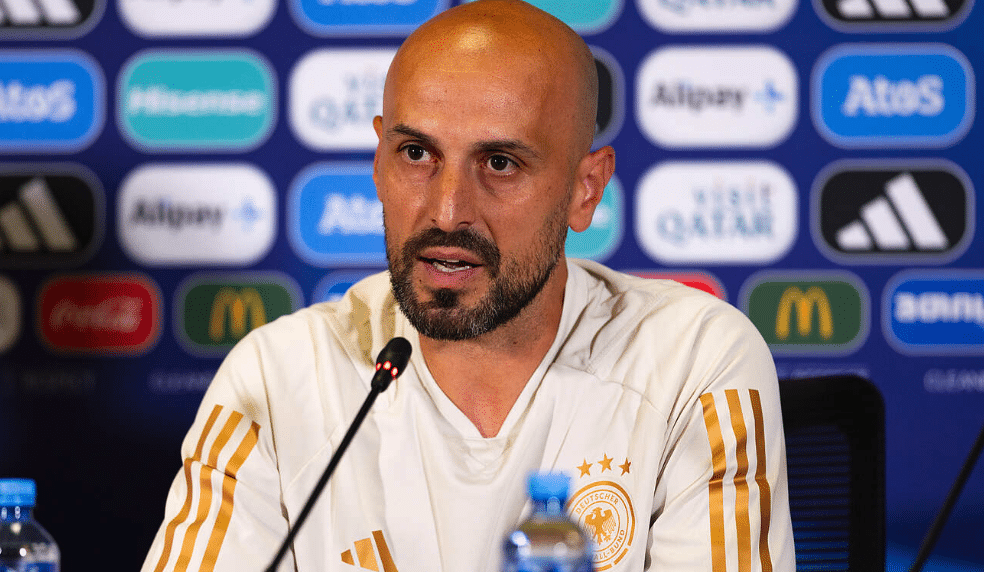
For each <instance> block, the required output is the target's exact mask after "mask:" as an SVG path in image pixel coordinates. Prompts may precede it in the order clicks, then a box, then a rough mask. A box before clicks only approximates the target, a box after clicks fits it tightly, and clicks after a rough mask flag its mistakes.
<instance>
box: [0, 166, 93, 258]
mask: <svg viewBox="0 0 984 572" xmlns="http://www.w3.org/2000/svg"><path fill="white" fill-rule="evenodd" d="M104 211H105V206H104V198H103V193H102V188H101V187H100V185H99V182H98V179H97V178H96V176H95V175H94V174H92V173H91V172H90V171H89V170H88V169H85V168H83V167H81V166H77V165H57V164H56V165H37V166H32V165H9V166H6V167H3V168H0V267H50V266H62V267H64V266H77V265H78V264H81V263H83V262H85V261H86V260H88V259H89V258H90V257H91V256H92V254H93V253H94V252H95V250H96V249H97V248H98V247H99V243H100V242H101V240H102V228H103V226H104V224H103V218H104V216H105V214H104Z"/></svg>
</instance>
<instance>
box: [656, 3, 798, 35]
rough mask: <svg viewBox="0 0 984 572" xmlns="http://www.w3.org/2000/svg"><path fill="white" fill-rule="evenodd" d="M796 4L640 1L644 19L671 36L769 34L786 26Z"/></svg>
mask: <svg viewBox="0 0 984 572" xmlns="http://www.w3.org/2000/svg"><path fill="white" fill-rule="evenodd" d="M796 4H797V2H796V0H714V1H711V0H640V2H639V8H640V11H641V12H642V15H643V17H644V18H645V19H646V20H647V21H648V22H649V23H650V25H652V26H653V27H655V28H658V29H660V30H662V31H664V32H668V33H688V32H725V33H741V32H768V31H771V30H775V29H776V28H779V27H781V26H782V25H784V24H785V23H786V22H787V21H788V20H789V18H790V17H792V15H793V12H795V11H796Z"/></svg>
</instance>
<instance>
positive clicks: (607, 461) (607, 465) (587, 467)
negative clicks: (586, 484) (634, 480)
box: [577, 453, 632, 477]
mask: <svg viewBox="0 0 984 572" xmlns="http://www.w3.org/2000/svg"><path fill="white" fill-rule="evenodd" d="M614 460H615V459H612V458H611V457H609V456H608V453H605V454H604V456H603V457H602V459H601V460H600V461H598V462H597V464H598V465H601V472H602V473H604V472H605V471H612V470H614V469H612V461H614ZM593 465H595V463H589V462H588V460H587V459H585V460H584V463H583V464H581V466H579V467H578V468H577V469H578V470H579V471H581V475H580V476H582V477H585V476H588V477H590V476H591V467H592V466H593ZM615 466H616V467H618V468H619V469H622V474H623V475H625V474H627V473H629V468H630V467H631V466H632V463H630V462H629V460H628V459H625V462H624V463H622V464H621V465H615Z"/></svg>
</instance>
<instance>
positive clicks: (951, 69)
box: [813, 44, 974, 147]
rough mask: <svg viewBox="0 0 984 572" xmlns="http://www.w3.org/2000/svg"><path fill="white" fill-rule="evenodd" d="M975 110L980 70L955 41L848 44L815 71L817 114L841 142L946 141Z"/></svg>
mask: <svg viewBox="0 0 984 572" xmlns="http://www.w3.org/2000/svg"><path fill="white" fill-rule="evenodd" d="M973 114H974V79H973V72H972V71H971V68H970V64H969V63H968V62H967V59H966V58H965V57H964V56H963V54H961V53H960V52H958V51H957V50H955V49H953V48H951V47H949V46H943V45H899V44H893V45H891V46H868V45H848V46H840V47H837V48H834V49H832V50H830V51H829V52H827V53H826V54H824V55H823V56H822V57H821V58H820V60H819V62H818V63H817V66H816V69H815V70H814V72H813V121H814V123H815V124H816V126H817V130H818V131H820V134H821V135H823V136H824V138H826V139H827V140H828V141H830V142H831V143H833V144H834V145H839V146H842V147H897V146H911V147H945V146H948V145H951V144H953V143H955V142H957V141H958V140H960V139H961V138H962V137H963V136H964V135H965V134H966V133H967V130H968V129H969V128H970V124H971V121H972V119H973Z"/></svg>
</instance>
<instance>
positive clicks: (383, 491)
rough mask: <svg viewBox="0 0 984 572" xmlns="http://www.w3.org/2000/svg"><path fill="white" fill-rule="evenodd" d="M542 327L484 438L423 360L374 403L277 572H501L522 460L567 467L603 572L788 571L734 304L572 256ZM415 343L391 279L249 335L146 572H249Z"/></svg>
mask: <svg viewBox="0 0 984 572" xmlns="http://www.w3.org/2000/svg"><path fill="white" fill-rule="evenodd" d="M567 264H568V268H569V278H568V282H567V286H566V291H565V298H564V310H563V316H562V319H561V323H560V328H559V331H558V332H557V337H556V339H555V340H554V343H553V345H552V347H551V348H550V351H549V352H548V353H547V355H546V356H545V357H544V358H543V362H542V363H541V364H540V366H539V367H538V368H537V370H536V372H535V373H534V374H533V376H532V377H531V378H530V380H529V382H528V383H527V385H526V388H525V389H524V390H523V392H522V394H521V395H520V396H519V399H518V400H517V401H516V403H515V405H514V406H513V408H512V410H511V411H510V413H509V415H508V417H507V418H506V421H505V423H504V424H503V426H502V428H501V430H500V431H499V434H498V435H497V436H496V437H492V438H483V437H482V436H481V435H480V434H479V432H478V430H477V429H476V428H475V427H474V426H473V425H472V424H471V422H470V421H469V420H468V419H467V418H466V417H465V416H464V414H463V413H461V411H459V410H458V409H457V408H456V407H455V406H454V404H452V403H451V401H450V400H449V399H448V398H447V397H446V396H445V395H444V393H442V391H441V390H440V388H439V387H438V386H437V384H436V383H435V381H434V379H433V378H432V377H431V375H430V374H429V372H428V370H427V367H426V365H425V364H424V361H423V359H422V357H421V355H420V353H419V352H416V353H414V355H413V356H412V358H411V362H410V365H409V366H408V368H407V370H406V372H405V373H404V374H403V376H402V377H401V378H400V379H398V380H397V381H396V382H395V383H394V384H393V385H391V386H390V388H389V389H387V391H386V392H385V393H383V394H382V395H381V396H380V397H379V399H378V400H377V401H376V404H375V406H374V408H373V409H372V411H371V412H370V413H369V416H368V417H367V419H366V421H365V423H364V424H363V425H362V428H361V430H360V432H359V433H358V434H357V435H356V437H355V439H354V440H353V442H352V446H351V447H350V448H349V450H348V452H347V453H346V455H345V457H343V459H342V460H341V462H340V463H339V465H338V468H337V471H336V472H335V475H334V477H333V478H332V480H331V481H330V482H329V484H328V487H327V488H326V489H325V491H324V494H323V496H322V498H321V499H320V501H319V502H318V503H317V505H315V508H314V510H313V511H312V513H311V515H310V518H309V519H308V520H307V522H306V524H305V525H304V527H303V528H302V529H301V532H300V534H299V535H298V536H297V539H296V540H295V542H294V544H293V547H292V550H291V551H290V552H289V553H288V555H287V557H286V558H285V561H284V564H283V565H282V566H281V568H280V570H298V571H300V572H334V571H338V572H355V571H357V570H376V571H382V572H425V571H426V572H496V571H497V570H498V569H499V566H500V550H501V546H502V540H503V538H504V536H505V534H506V533H507V532H508V531H509V530H510V529H512V528H514V527H515V526H516V525H517V523H518V522H519V521H520V520H521V519H522V518H523V517H524V515H525V514H526V513H527V512H528V510H529V506H528V503H527V502H526V477H527V474H528V473H529V472H530V471H547V470H549V471H564V472H566V473H568V474H569V475H570V476H571V493H572V494H571V499H570V502H569V505H568V507H569V511H570V512H571V514H572V515H573V516H574V517H575V518H576V519H577V520H578V521H579V522H580V523H581V524H582V525H583V526H584V527H585V529H586V530H587V531H588V532H589V534H590V535H591V536H592V538H593V540H594V542H595V546H596V552H595V566H596V569H597V570H612V571H613V572H623V571H624V572H628V571H632V572H640V571H643V570H646V571H660V572H700V571H707V572H759V571H763V572H768V571H772V570H775V571H782V572H787V571H792V570H794V568H795V559H794V554H793V537H792V527H791V523H790V517H789V506H788V495H787V490H786V468H785V449H784V441H783V432H782V425H781V419H782V416H781V414H780V407H779V395H778V388H777V384H776V374H775V367H774V365H773V362H772V358H771V356H770V354H769V350H768V348H767V346H766V344H765V342H764V341H763V340H762V338H761V336H760V335H759V334H758V332H757V331H756V330H755V328H754V326H752V324H751V323H750V322H749V321H748V320H747V319H746V318H745V316H744V315H742V314H741V313H740V312H739V311H738V310H736V309H735V308H733V307H732V306H730V305H728V304H726V303H724V302H722V301H720V300H718V299H717V298H714V297H713V296H710V295H707V294H705V293H703V292H700V291H698V290H696V289H693V288H689V287H686V286H682V285H680V284H677V283H676V282H672V281H667V280H647V279H642V278H636V277H631V276H627V275H624V274H620V273H617V272H614V271H612V270H609V269H607V268H605V267H604V266H601V265H599V264H596V263H593V262H586V261H580V260H568V262H567ZM393 336H403V337H405V338H407V339H408V340H409V341H410V342H411V344H413V346H414V347H417V340H418V336H417V333H416V332H415V331H414V330H413V328H412V327H411V326H410V325H409V323H408V322H407V321H406V319H405V318H404V317H403V315H402V314H401V313H400V312H399V310H398V307H397V305H396V303H395V301H394V299H393V296H392V293H391V290H390V285H389V281H388V278H387V275H386V273H382V274H378V275H375V276H372V277H370V278H367V279H366V280H364V281H362V282H360V283H359V284H357V285H355V286H353V287H352V288H351V289H350V291H349V293H348V294H346V296H345V297H344V298H343V299H342V300H341V301H339V302H335V303H322V304H317V305H314V306H311V307H310V308H306V309H303V310H300V311H298V312H296V313H294V314H292V315H290V316H285V317H283V318H280V319H278V320H276V321H275V322H273V323H271V324H268V325H266V326H263V327H261V328H258V329H257V330H255V331H253V332H252V333H250V334H249V335H248V336H247V337H246V338H245V339H244V340H242V342H240V343H239V344H238V345H237V346H236V347H235V348H234V349H233V350H232V351H231V352H230V353H229V355H228V357H227V358H226V360H225V361H224V363H223V364H222V366H221V368H220V369H219V371H218V373H217V375H216V377H215V379H214V381H213V382H212V384H211V386H210V387H209V389H208V392H207V393H206V394H205V397H204V400H203V402H202V405H201V409H200V410H199V412H198V415H197V418H196V419H195V422H194V424H193V425H192V427H191V429H190V430H189V432H188V435H187V437H186V438H185V440H184V444H183V446H182V454H183V456H184V466H183V468H182V470H181V471H180V472H179V473H178V475H177V477H176V478H175V480H174V483H173V485H172V486H171V490H170V493H169V494H168V498H167V505H166V509H165V516H164V521H163V524H162V525H161V528H160V530H159V532H158V534H157V536H156V538H155V540H154V543H153V546H152V547H151V549H150V552H149V553H148V555H147V559H146V562H145V563H144V566H143V571H144V572H159V571H163V570H167V571H172V570H176V571H184V570H196V571H198V570H204V571H210V570H215V571H223V572H247V571H250V570H257V571H262V570H264V569H265V568H266V566H267V565H268V564H269V562H270V559H271V558H272V556H273V555H274V553H275V552H276V549H277V548H278V546H279V544H280V542H281V541H282V539H283V538H284V535H285V534H286V533H287V526H288V523H292V522H293V521H294V520H295V518H296V516H297V514H298V513H299V512H300V510H301V507H302V506H303V505H304V502H305V500H306V498H307V496H308V494H309V493H310V492H311V490H312V488H313V487H314V484H315V483H316V482H317V480H318V478H319V477H320V475H321V473H322V471H323V470H324V468H325V466H326V465H327V462H328V459H329V457H330V456H331V453H332V451H333V450H334V448H335V447H336V446H337V444H338V443H339V441H340V440H341V438H342V436H343V434H344V433H345V431H346V429H347V428H348V425H349V423H350V422H351V421H352V419H353V417H354V416H355V413H356V411H357V410H358V409H359V407H360V405H361V404H362V402H363V400H364V398H365V396H366V394H367V393H368V390H369V379H370V378H371V375H372V372H373V366H374V362H375V357H376V355H377V353H378V352H379V351H380V350H381V349H382V347H383V346H384V345H385V344H386V342H387V341H389V340H390V339H391V338H392V337H393Z"/></svg>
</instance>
